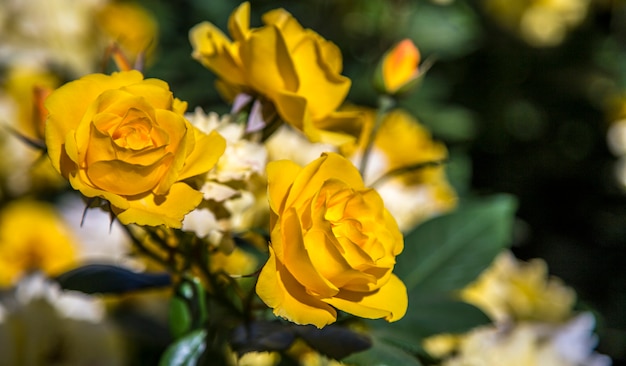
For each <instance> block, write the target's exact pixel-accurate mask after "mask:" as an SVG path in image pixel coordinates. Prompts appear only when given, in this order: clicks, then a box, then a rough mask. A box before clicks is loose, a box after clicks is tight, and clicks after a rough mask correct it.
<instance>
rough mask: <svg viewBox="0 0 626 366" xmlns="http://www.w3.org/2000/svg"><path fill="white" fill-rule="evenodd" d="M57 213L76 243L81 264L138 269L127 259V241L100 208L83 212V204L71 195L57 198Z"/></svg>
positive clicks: (119, 226)
mask: <svg viewBox="0 0 626 366" xmlns="http://www.w3.org/2000/svg"><path fill="white" fill-rule="evenodd" d="M58 208H59V211H60V212H61V215H62V216H63V219H64V221H65V223H66V224H67V225H68V226H69V227H70V229H71V230H72V233H73V235H74V237H75V238H76V241H77V243H78V250H79V252H78V259H79V261H81V262H105V263H116V264H120V265H124V266H130V267H133V268H135V269H139V268H138V266H139V265H138V263H137V261H134V260H132V259H131V258H130V256H129V254H130V252H131V246H132V243H131V240H130V238H129V236H128V234H127V233H126V232H125V231H124V229H123V228H122V226H121V224H120V223H119V222H118V221H117V220H113V219H112V218H111V216H110V214H109V213H108V212H105V211H103V210H101V209H97V208H91V209H86V203H85V201H83V199H81V197H79V196H78V195H75V194H66V195H64V196H62V197H61V198H60V199H59V204H58Z"/></svg>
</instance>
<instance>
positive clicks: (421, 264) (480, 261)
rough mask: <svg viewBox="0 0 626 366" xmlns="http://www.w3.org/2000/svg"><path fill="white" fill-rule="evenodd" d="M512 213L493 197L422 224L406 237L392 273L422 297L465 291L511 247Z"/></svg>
mask: <svg viewBox="0 0 626 366" xmlns="http://www.w3.org/2000/svg"><path fill="white" fill-rule="evenodd" d="M515 208H516V202H515V200H514V198H513V197H511V196H508V195H497V196H492V197H490V198H484V199H481V200H478V201H476V202H471V203H466V204H464V205H462V206H461V207H459V208H458V209H457V210H456V211H455V212H453V213H451V214H448V215H444V216H440V217H437V218H434V219H432V220H430V221H428V222H425V223H424V224H422V225H420V226H419V227H418V228H417V229H415V230H414V231H413V232H412V233H410V234H409V235H407V236H406V238H405V247H404V252H403V253H402V254H401V255H399V256H398V258H397V264H396V267H395V270H394V271H395V273H396V274H397V275H398V276H399V277H400V278H401V279H402V280H403V281H404V283H405V284H406V286H407V289H408V290H409V292H411V293H415V294H417V295H418V296H421V297H423V296H427V294H433V293H435V294H436V293H442V292H449V291H452V290H457V289H460V288H462V287H464V286H466V285H467V284H469V283H470V282H471V281H473V280H474V279H475V278H476V277H477V276H478V274H480V272H481V271H483V270H484V269H485V268H486V267H487V266H488V265H489V264H490V263H491V262H492V261H493V259H494V257H495V256H496V255H497V254H498V253H499V252H500V251H501V250H503V249H504V248H505V247H506V246H507V245H508V244H509V243H510V239H511V230H512V225H513V221H514V211H515Z"/></svg>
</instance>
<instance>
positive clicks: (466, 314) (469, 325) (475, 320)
mask: <svg viewBox="0 0 626 366" xmlns="http://www.w3.org/2000/svg"><path fill="white" fill-rule="evenodd" d="M409 304H410V306H409V310H408V311H407V313H406V315H405V316H404V317H403V318H402V319H400V320H399V321H398V322H396V323H394V324H392V325H391V326H390V328H392V329H401V330H404V331H407V332H409V333H412V334H415V335H419V336H421V337H428V336H430V335H433V334H440V333H465V332H467V331H469V330H470V329H473V328H475V327H478V326H481V325H485V324H489V323H490V322H491V320H490V319H489V317H487V315H485V313H483V312H482V311H481V310H479V309H478V308H476V307H475V306H473V305H470V304H467V303H464V302H461V301H456V300H453V299H450V298H447V297H431V298H418V297H417V296H415V294H414V293H411V294H409Z"/></svg>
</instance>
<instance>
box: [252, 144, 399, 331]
mask: <svg viewBox="0 0 626 366" xmlns="http://www.w3.org/2000/svg"><path fill="white" fill-rule="evenodd" d="M267 175H268V196H269V203H270V208H271V218H270V235H271V245H270V248H269V251H270V257H269V260H268V261H267V263H266V264H265V266H264V267H263V269H262V271H261V274H260V275H259V279H258V283H257V287H256V291H257V293H258V295H259V297H260V298H261V299H262V300H263V301H264V302H265V303H266V304H267V305H268V306H269V307H271V308H273V309H274V314H276V315H278V316H281V317H283V318H286V319H289V320H291V321H293V322H295V323H298V324H313V325H315V326H317V327H318V328H321V327H323V326H325V325H327V324H330V323H332V322H334V321H335V320H336V319H337V311H336V309H339V310H342V311H345V312H347V313H350V314H353V315H356V316H360V317H364V318H370V319H375V318H383V317H384V318H385V319H386V320H387V321H395V320H398V319H400V318H402V316H404V314H405V312H406V308H407V305H408V304H407V302H408V300H407V291H406V287H405V286H404V284H403V283H402V281H401V280H400V279H399V278H398V277H396V276H395V275H394V274H392V273H391V272H392V270H393V267H394V265H395V262H396V260H395V258H396V256H397V255H398V254H400V252H401V251H402V249H403V246H404V241H403V238H402V234H401V233H400V231H399V229H398V225H397V224H396V222H395V220H394V219H393V217H392V216H391V215H390V214H389V212H388V211H387V210H386V209H385V207H384V205H383V202H382V200H381V198H380V196H379V195H378V193H377V192H376V191H375V190H373V189H370V188H366V187H365V186H364V184H363V180H362V179H361V176H360V174H359V172H358V171H357V169H356V168H355V167H354V165H352V163H351V162H350V161H348V160H346V159H345V158H343V157H341V156H340V155H338V154H335V153H331V154H324V155H322V156H321V157H320V158H319V159H317V160H315V161H313V162H311V163H310V164H308V165H307V166H305V167H304V168H303V167H300V166H298V165H297V164H295V163H293V162H291V161H288V160H280V161H275V162H271V163H269V164H268V166H267Z"/></svg>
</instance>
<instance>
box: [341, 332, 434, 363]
mask: <svg viewBox="0 0 626 366" xmlns="http://www.w3.org/2000/svg"><path fill="white" fill-rule="evenodd" d="M341 361H342V362H344V363H346V364H351V365H360V366H383V365H403V366H421V365H422V363H421V362H419V360H418V359H416V358H415V357H414V356H413V355H411V354H410V353H409V352H407V351H405V350H404V349H402V348H400V347H398V346H395V345H393V344H390V343H388V342H385V341H384V340H383V339H381V338H378V337H374V339H373V345H372V347H371V348H370V349H368V350H367V351H364V352H359V353H355V354H353V355H351V356H349V357H346V358H344V359H343V360H341Z"/></svg>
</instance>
